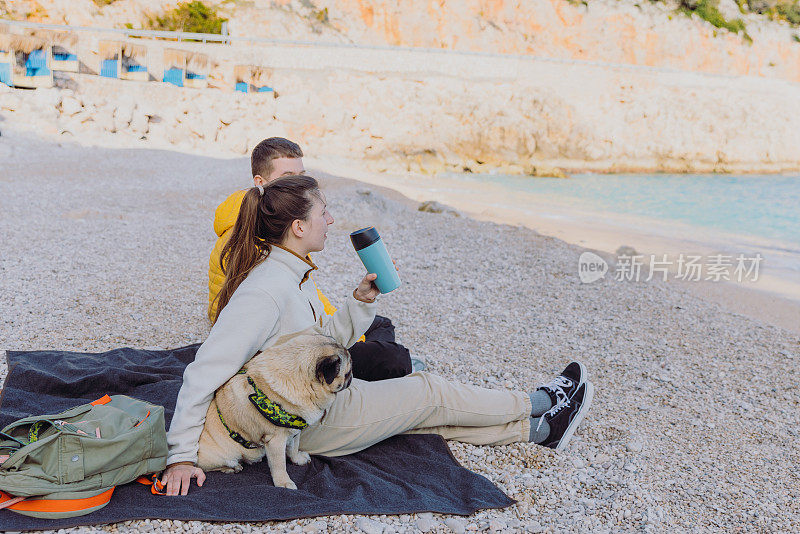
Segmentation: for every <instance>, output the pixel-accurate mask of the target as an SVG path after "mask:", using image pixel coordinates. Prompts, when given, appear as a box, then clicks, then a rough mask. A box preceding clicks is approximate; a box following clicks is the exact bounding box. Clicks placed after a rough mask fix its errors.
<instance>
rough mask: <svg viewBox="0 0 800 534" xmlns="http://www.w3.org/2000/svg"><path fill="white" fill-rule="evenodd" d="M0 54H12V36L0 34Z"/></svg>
mask: <svg viewBox="0 0 800 534" xmlns="http://www.w3.org/2000/svg"><path fill="white" fill-rule="evenodd" d="M0 52H11V36H10V35H8V34H7V33H0Z"/></svg>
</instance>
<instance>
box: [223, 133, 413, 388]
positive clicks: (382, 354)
mask: <svg viewBox="0 0 800 534" xmlns="http://www.w3.org/2000/svg"><path fill="white" fill-rule="evenodd" d="M250 166H251V170H252V173H253V184H254V185H266V184H267V183H269V182H271V181H272V180H275V179H277V178H280V177H281V176H290V175H293V174H303V173H305V169H304V167H303V151H302V150H301V149H300V146H298V145H297V144H296V143H293V142H292V141H289V140H288V139H284V138H282V137H270V138H269V139H264V140H263V141H261V142H260V143H259V144H258V145H256V147H255V148H254V149H253V153H252V154H251V156H250ZM245 193H246V191H237V192H235V193H233V194H231V195H230V196H229V197H228V198H226V199H225V201H223V202H222V204H220V205H219V206H218V207H217V211H216V213H215V215H214V232H215V233H216V234H217V236H218V238H217V243H216V244H215V245H214V250H213V251H212V252H211V257H210V258H209V260H208V318H209V319H210V320H211V321H213V320H214V316H215V315H216V297H217V294H218V293H219V291H220V289H222V284H223V283H224V282H225V274H224V273H223V272H222V267H221V266H220V256H221V254H222V248H223V247H224V246H225V243H227V242H228V238H229V232H230V229H231V228H233V225H234V224H236V218H237V217H238V216H239V209H240V207H241V205H242V199H243V198H244V195H245ZM311 282H312V283H313V282H314V281H313V278H312V280H311ZM314 287H315V288H316V284H314ZM317 295H319V300H321V301H322V304H323V305H324V306H325V313H327V314H328V315H333V312H335V311H336V308H335V307H334V306H333V305H332V304H331V302H330V301H329V300H328V298H327V297H326V296H325V295H323V294H322V292H321V291H320V290H319V289H317ZM350 355H351V356H352V359H353V376H354V377H356V378H360V379H362V380H384V379H387V378H397V377H400V376H405V375H407V374H408V373H410V372H412V370H415V371H418V370H421V369H423V368H424V366H425V365H424V363H423V362H421V361H420V360H416V359H414V360H412V359H411V357H410V355H409V352H408V349H407V348H405V347H404V346H402V345H400V344H399V343H396V342H395V338H394V325H392V321H391V320H389V319H388V318H386V317H381V316H376V317H375V321H374V322H373V323H372V326H370V328H369V330H367V332H366V333H365V334H364V336H363V337H362V338H361V340H359V342H357V343H356V344H355V345H353V346H352V347H351V348H350ZM412 362H413V363H412Z"/></svg>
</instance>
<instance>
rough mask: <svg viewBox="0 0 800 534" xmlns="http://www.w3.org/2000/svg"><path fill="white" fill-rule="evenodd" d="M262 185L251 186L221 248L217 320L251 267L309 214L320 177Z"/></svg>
mask: <svg viewBox="0 0 800 534" xmlns="http://www.w3.org/2000/svg"><path fill="white" fill-rule="evenodd" d="M261 189H262V188H261V187H251V188H250V189H249V190H248V191H247V193H245V195H244V198H243V199H242V206H241V208H240V209H239V216H238V217H237V219H236V224H235V225H234V226H233V229H231V235H230V238H229V239H228V242H227V243H225V246H224V247H223V248H222V253H221V254H220V258H219V263H220V267H221V268H222V272H223V273H225V282H224V283H223V284H222V289H220V291H219V293H218V294H217V296H216V298H215V301H216V304H217V309H216V314H215V315H214V322H216V321H217V318H218V317H219V314H220V312H222V309H223V308H224V307H225V306H226V305H227V304H228V302H229V301H230V299H231V297H232V296H233V292H234V291H236V288H237V287H239V284H241V283H242V282H243V281H244V279H245V278H247V275H248V274H250V271H252V270H253V268H255V267H256V265H258V264H259V263H261V262H262V261H264V260H265V259H266V258H267V256H269V253H270V250H271V245H274V244H280V243H281V241H283V239H284V237H285V236H286V234H287V233H288V232H289V229H290V228H291V226H292V223H293V222H294V221H295V220H296V219H300V220H305V219H307V218H308V215H309V213H310V212H311V207H312V206H313V199H312V198H311V197H312V194H319V184H318V183H317V181H316V180H315V179H314V178H312V177H310V176H304V175H295V176H287V177H285V178H278V179H277V180H274V181H272V182H270V183H269V184H267V185H266V186H263V191H264V192H263V194H262V192H261Z"/></svg>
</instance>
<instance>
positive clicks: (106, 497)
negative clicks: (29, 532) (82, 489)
mask: <svg viewBox="0 0 800 534" xmlns="http://www.w3.org/2000/svg"><path fill="white" fill-rule="evenodd" d="M113 493H114V488H111V489H109V490H106V491H104V492H103V493H101V494H99V495H95V496H94V497H85V498H83V499H37V498H34V499H30V498H29V499H30V500H29V499H25V498H23V497H12V496H11V495H9V494H8V493H6V492H4V491H0V508H8V509H9V510H22V511H25V512H77V511H79V510H88V509H89V508H95V507H97V506H101V505H103V504H106V503H108V501H110V500H111V495H112V494H113ZM10 501H14V502H13V504H11V503H10ZM7 503H9V504H7Z"/></svg>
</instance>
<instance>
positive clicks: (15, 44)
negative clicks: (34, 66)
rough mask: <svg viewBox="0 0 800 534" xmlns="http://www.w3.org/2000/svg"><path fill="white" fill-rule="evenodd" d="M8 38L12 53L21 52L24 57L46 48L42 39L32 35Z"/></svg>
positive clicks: (45, 43)
mask: <svg viewBox="0 0 800 534" xmlns="http://www.w3.org/2000/svg"><path fill="white" fill-rule="evenodd" d="M10 37H11V48H12V49H13V50H14V52H22V53H23V54H26V55H27V54H30V53H31V52H33V51H34V50H43V49H44V48H45V47H46V46H47V42H46V41H45V40H44V39H42V38H40V37H36V36H32V35H11V36H10Z"/></svg>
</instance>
